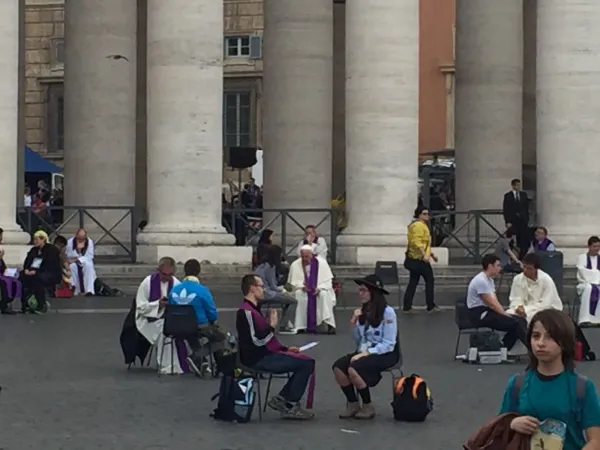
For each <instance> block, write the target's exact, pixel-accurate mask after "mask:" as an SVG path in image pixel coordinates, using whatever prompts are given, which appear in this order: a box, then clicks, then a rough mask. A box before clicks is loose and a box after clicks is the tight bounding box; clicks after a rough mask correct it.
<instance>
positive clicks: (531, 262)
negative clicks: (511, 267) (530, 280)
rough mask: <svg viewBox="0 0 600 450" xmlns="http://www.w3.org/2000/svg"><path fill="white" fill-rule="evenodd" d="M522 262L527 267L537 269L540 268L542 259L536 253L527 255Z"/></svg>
mask: <svg viewBox="0 0 600 450" xmlns="http://www.w3.org/2000/svg"><path fill="white" fill-rule="evenodd" d="M521 262H522V263H523V265H526V266H533V267H535V268H536V269H539V268H540V257H539V255H537V254H535V253H527V254H526V255H525V256H524V257H523V260H522V261H521Z"/></svg>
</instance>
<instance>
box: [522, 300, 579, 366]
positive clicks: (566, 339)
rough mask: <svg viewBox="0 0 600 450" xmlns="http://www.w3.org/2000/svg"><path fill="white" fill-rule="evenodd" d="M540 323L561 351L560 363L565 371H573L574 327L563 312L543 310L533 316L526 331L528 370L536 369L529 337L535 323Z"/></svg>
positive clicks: (536, 361) (535, 360)
mask: <svg viewBox="0 0 600 450" xmlns="http://www.w3.org/2000/svg"><path fill="white" fill-rule="evenodd" d="M538 322H539V323H541V324H542V326H543V327H544V328H545V329H546V331H547V332H548V334H549V335H550V337H551V338H552V339H554V341H555V342H556V343H557V344H558V346H559V347H560V348H561V350H562V363H563V365H564V366H565V369H566V370H570V371H572V370H575V344H576V339H575V325H574V324H573V320H572V319H571V318H570V317H569V316H568V315H566V314H565V313H564V312H562V311H559V310H557V309H544V310H542V311H540V312H538V313H537V314H535V315H534V316H533V318H532V319H531V322H530V323H529V328H528V329H527V352H528V354H529V366H528V368H529V369H534V370H535V369H537V366H538V360H537V358H536V357H535V355H534V354H533V351H532V350H531V335H532V334H533V327H534V326H535V324H536V323H538Z"/></svg>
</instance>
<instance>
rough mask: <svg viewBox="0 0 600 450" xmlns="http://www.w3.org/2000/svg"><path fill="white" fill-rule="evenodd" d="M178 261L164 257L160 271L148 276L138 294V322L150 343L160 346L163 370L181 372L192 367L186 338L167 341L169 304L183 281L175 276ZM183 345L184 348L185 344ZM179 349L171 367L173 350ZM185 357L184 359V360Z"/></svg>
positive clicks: (157, 356)
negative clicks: (165, 320) (170, 294)
mask: <svg viewBox="0 0 600 450" xmlns="http://www.w3.org/2000/svg"><path fill="white" fill-rule="evenodd" d="M174 273H175V261H174V260H173V258H168V257H165V258H162V259H161V260H160V261H159V263H158V269H157V271H156V272H153V273H152V274H150V275H148V276H147V277H146V278H144V281H142V283H141V284H140V286H139V288H138V291H137V295H136V298H135V304H136V312H135V326H136V328H137V329H138V331H139V332H140V334H141V335H142V336H144V337H145V338H146V339H147V340H148V342H150V344H152V345H153V346H155V347H156V349H157V351H156V358H157V365H158V368H159V371H160V373H168V374H170V373H172V374H181V373H185V372H188V371H189V367H188V365H187V356H188V355H187V349H185V344H184V343H183V342H178V343H176V344H174V345H169V344H168V343H167V345H163V344H164V340H165V336H164V334H163V325H164V319H163V315H164V313H165V307H166V306H167V304H168V298H169V293H170V292H171V289H173V286H177V285H178V284H179V280H178V279H177V278H175V276H174ZM182 345H183V348H184V349H185V350H184V349H182V348H181V346H182ZM172 351H177V357H176V358H175V357H174V358H172V359H173V366H172V367H171V352H172ZM182 359H183V360H182Z"/></svg>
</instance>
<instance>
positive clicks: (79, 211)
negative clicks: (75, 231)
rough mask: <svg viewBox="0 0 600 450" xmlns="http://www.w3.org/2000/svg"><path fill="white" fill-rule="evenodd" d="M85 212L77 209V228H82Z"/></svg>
mask: <svg viewBox="0 0 600 450" xmlns="http://www.w3.org/2000/svg"><path fill="white" fill-rule="evenodd" d="M84 211H85V210H84V209H83V208H77V215H78V216H79V228H84V225H85V224H84V221H85V217H84V215H85V212H84Z"/></svg>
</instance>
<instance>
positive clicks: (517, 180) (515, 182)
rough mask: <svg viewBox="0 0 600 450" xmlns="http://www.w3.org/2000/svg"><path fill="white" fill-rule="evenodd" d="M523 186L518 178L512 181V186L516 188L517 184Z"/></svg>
mask: <svg viewBox="0 0 600 450" xmlns="http://www.w3.org/2000/svg"><path fill="white" fill-rule="evenodd" d="M517 183H518V184H521V180H519V179H518V178H513V179H512V180H510V185H511V186H514V185H515V184H517Z"/></svg>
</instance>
